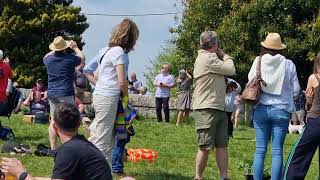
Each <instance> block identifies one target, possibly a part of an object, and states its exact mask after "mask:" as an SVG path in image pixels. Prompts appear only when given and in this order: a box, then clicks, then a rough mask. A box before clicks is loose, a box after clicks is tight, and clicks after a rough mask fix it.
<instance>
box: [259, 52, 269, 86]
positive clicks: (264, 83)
mask: <svg viewBox="0 0 320 180" xmlns="http://www.w3.org/2000/svg"><path fill="white" fill-rule="evenodd" d="M261 59H262V57H261V55H260V56H259V59H258V62H257V67H256V76H257V79H258V80H259V82H260V83H261V84H262V85H264V86H267V84H266V82H265V81H264V80H263V79H262V78H261Z"/></svg>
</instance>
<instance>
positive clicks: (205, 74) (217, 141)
mask: <svg viewBox="0 0 320 180" xmlns="http://www.w3.org/2000/svg"><path fill="white" fill-rule="evenodd" d="M235 72H236V70H235V67H234V64H233V60H232V58H231V57H230V56H228V55H226V54H225V53H224V51H223V50H222V49H220V48H219V46H218V42H217V34H216V32H214V31H205V32H203V33H202V34H201V36H200V50H199V51H198V57H197V59H196V62H195V64H194V70H193V78H194V92H193V98H192V104H193V105H192V106H193V109H194V110H195V112H194V119H195V123H196V134H197V143H198V146H199V149H198V153H197V157H196V176H195V179H202V174H203V172H204V170H205V168H206V165H207V160H208V156H209V152H211V151H210V150H212V149H213V148H214V147H215V148H216V151H215V152H216V162H217V165H218V168H219V170H220V176H221V179H228V149H227V147H228V121H227V117H226V113H225V111H224V108H225V105H224V101H225V95H226V89H227V87H226V81H225V76H232V75H234V74H235Z"/></svg>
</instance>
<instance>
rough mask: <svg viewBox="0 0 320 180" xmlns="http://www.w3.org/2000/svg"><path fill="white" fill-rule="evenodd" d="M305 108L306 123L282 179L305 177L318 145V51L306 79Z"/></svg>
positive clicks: (319, 79) (319, 101)
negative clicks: (310, 72) (311, 70)
mask: <svg viewBox="0 0 320 180" xmlns="http://www.w3.org/2000/svg"><path fill="white" fill-rule="evenodd" d="M305 110H306V111H307V120H306V122H307V123H306V126H305V129H304V131H303V133H302V136H301V138H299V140H298V142H297V143H296V144H295V145H294V147H293V154H291V153H290V156H289V158H288V162H287V163H286V167H285V168H284V170H285V171H284V175H283V176H284V178H283V179H284V180H296V179H305V177H306V175H307V172H308V170H309V167H310V164H311V161H312V159H313V156H314V154H315V152H316V151H317V149H318V147H319V146H320V141H319V137H320V131H319V127H320V121H319V120H320V53H318V55H317V58H316V59H315V61H314V67H313V74H312V75H310V76H309V79H308V84H307V90H306V106H305ZM318 151H319V149H318ZM318 165H320V164H318Z"/></svg>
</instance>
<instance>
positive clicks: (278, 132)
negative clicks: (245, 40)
mask: <svg viewBox="0 0 320 180" xmlns="http://www.w3.org/2000/svg"><path fill="white" fill-rule="evenodd" d="M261 46H262V47H261V53H260V56H258V57H257V58H256V59H255V61H254V62H253V65H252V67H251V69H250V72H249V74H248V79H249V82H250V81H251V80H252V79H253V78H254V77H255V75H256V66H257V62H258V60H259V59H261V78H262V79H263V80H264V81H265V82H266V86H262V94H261V98H260V101H259V102H258V104H257V105H256V107H255V111H254V116H253V121H254V128H255V131H256V151H255V156H254V161H253V176H254V179H263V172H264V159H265V155H266V152H267V147H268V143H269V140H270V139H271V141H272V142H271V144H272V150H271V154H272V167H271V177H272V179H281V175H282V164H283V163H282V162H283V157H282V156H283V144H284V140H285V137H286V134H287V131H288V126H289V121H290V118H291V113H292V112H293V110H294V102H293V99H294V97H295V96H297V95H298V94H299V90H300V85H299V81H298V77H297V72H296V67H295V65H294V64H293V62H292V61H291V60H289V59H287V58H286V57H284V56H283V50H284V49H285V48H286V46H285V45H284V44H282V42H281V37H280V35H279V34H278V33H269V34H268V35H267V37H266V39H265V40H264V41H263V42H261ZM271 136H272V138H270V137H271Z"/></svg>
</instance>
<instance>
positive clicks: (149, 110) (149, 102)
mask: <svg viewBox="0 0 320 180" xmlns="http://www.w3.org/2000/svg"><path fill="white" fill-rule="evenodd" d="M129 101H130V103H131V104H132V105H133V107H135V108H136V109H137V110H138V111H139V114H140V115H142V116H144V117H148V118H157V115H156V102H155V101H156V98H155V97H154V96H141V95H136V94H130V95H129ZM176 102H177V99H175V98H170V101H169V107H170V113H171V115H173V114H175V112H176V111H177V103H176ZM162 117H164V115H163V116H162Z"/></svg>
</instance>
